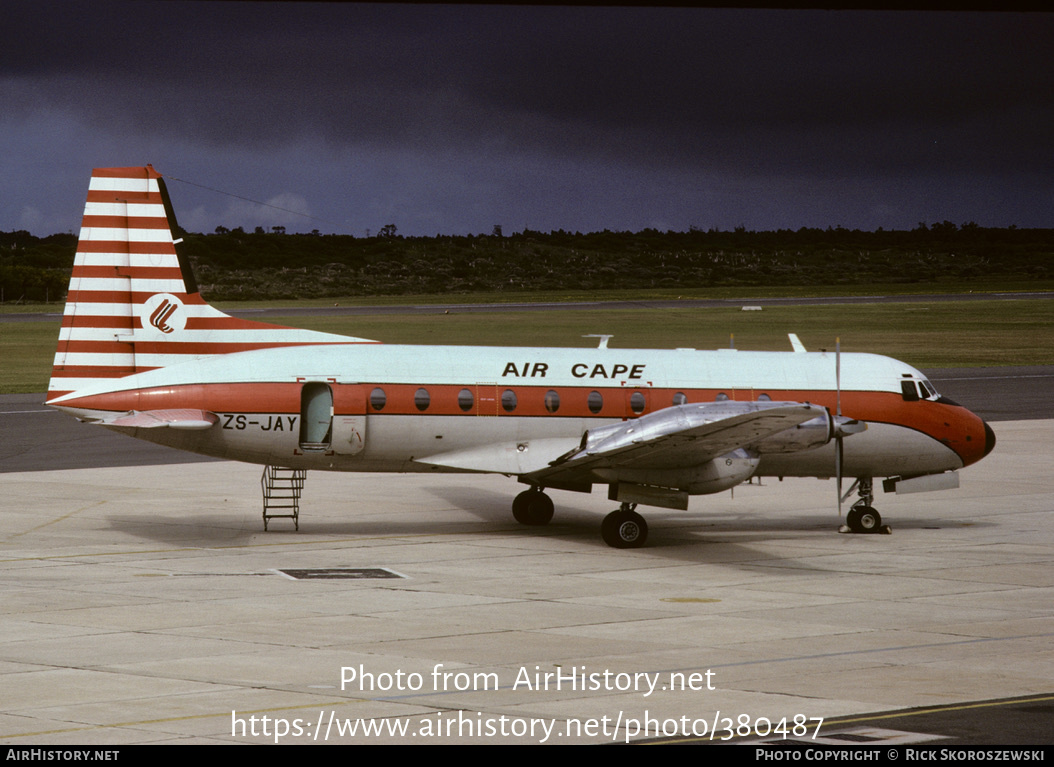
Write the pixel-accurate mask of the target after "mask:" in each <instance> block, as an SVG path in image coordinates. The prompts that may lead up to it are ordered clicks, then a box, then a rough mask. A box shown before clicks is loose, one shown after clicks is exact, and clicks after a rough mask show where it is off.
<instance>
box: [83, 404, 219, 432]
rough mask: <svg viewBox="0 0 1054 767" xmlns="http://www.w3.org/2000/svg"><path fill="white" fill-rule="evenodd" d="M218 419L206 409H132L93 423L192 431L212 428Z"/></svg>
mask: <svg viewBox="0 0 1054 767" xmlns="http://www.w3.org/2000/svg"><path fill="white" fill-rule="evenodd" d="M219 420H220V419H219V416H217V415H216V414H215V413H210V412H209V411H208V410H193V409H191V408H179V409H175V410H133V411H131V412H129V413H122V414H120V415H117V416H115V417H113V418H104V419H102V420H100V421H96V422H95V423H98V424H100V425H101V426H112V427H116V428H119V429H158V428H161V427H163V426H167V427H168V428H170V429H187V430H191V431H194V430H199V429H209V428H212V426H213V424H216V423H218V422H219Z"/></svg>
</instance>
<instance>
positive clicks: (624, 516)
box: [600, 509, 648, 549]
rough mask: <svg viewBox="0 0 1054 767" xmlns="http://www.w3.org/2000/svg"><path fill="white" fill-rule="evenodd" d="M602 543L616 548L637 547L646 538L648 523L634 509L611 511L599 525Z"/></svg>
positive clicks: (641, 544)
mask: <svg viewBox="0 0 1054 767" xmlns="http://www.w3.org/2000/svg"><path fill="white" fill-rule="evenodd" d="M600 534H601V536H602V537H603V538H604V543H606V544H607V545H608V546H611V547H613V548H616V549H637V548H640V547H641V546H643V545H644V542H645V541H646V540H648V523H647V522H645V521H644V517H642V516H641V515H640V514H638V513H637V512H635V511H622V510H621V509H619V510H618V511H613V512H611V513H610V514H608V515H607V516H606V517H604V521H603V523H602V524H601V525H600Z"/></svg>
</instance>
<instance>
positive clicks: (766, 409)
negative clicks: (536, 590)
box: [522, 401, 833, 487]
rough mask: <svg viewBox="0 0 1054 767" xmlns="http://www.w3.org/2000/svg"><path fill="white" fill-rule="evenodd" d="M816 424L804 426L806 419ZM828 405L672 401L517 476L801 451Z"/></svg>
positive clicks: (570, 476)
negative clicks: (741, 451) (732, 454)
mask: <svg viewBox="0 0 1054 767" xmlns="http://www.w3.org/2000/svg"><path fill="white" fill-rule="evenodd" d="M810 421H815V423H813V424H810V425H809V427H804V428H798V427H802V425H803V424H806V423H807V422H810ZM832 433H833V432H832V419H831V417H830V415H829V414H828V412H827V409H826V408H824V407H821V406H819V405H810V404H808V403H801V402H732V401H729V402H708V403H702V404H689V405H676V406H674V407H668V408H664V409H663V410H658V411H656V412H654V413H649V414H648V415H645V416H641V417H640V418H638V419H636V420H633V421H624V422H622V423H616V424H610V425H608V426H601V427H598V428H596V429H590V430H589V431H587V432H586V433H585V434H584V435H583V437H582V441H581V443H580V444H579V445H578V447H576V448H574V449H573V450H571V451H569V452H567V453H565V454H564V455H562V456H561V457H559V458H558V459H556V460H555V461H553V462H552V463H551V464H550V465H549V466H547V467H545V468H542V469H539V470H537V471H533V472H531V473H530V474H527V475H525V476H523V477H522V479H525V480H528V481H530V482H532V483H536V484H538V485H542V486H548V487H554V486H560V485H574V484H578V483H583V482H591V481H597V480H596V477H595V475H594V472H596V471H598V470H605V469H615V470H621V469H678V468H685V467H690V466H697V465H700V464H703V463H706V462H708V461H711V460H713V459H714V458H717V457H719V456H722V455H725V454H726V453H730V452H732V451H733V450H736V449H739V448H743V449H747V450H753V451H755V452H757V453H759V454H761V453H766V452H776V453H778V452H793V451H796V450H807V449H810V448H812V447H818V446H819V445H822V444H825V443H826V442H828V441H829V440H830V438H831V436H832Z"/></svg>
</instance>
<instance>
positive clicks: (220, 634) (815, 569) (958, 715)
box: [0, 369, 1054, 745]
mask: <svg viewBox="0 0 1054 767" xmlns="http://www.w3.org/2000/svg"><path fill="white" fill-rule="evenodd" d="M993 370H994V369H993ZM1001 371H1002V372H1001V373H999V374H998V375H997V376H995V377H994V380H993V376H987V375H985V374H983V373H980V372H978V371H952V373H954V374H950V375H948V376H947V380H946V381H944V382H941V380H940V376H939V374H938V371H932V373H933V377H934V380H935V382H936V383H937V386H938V388H939V389H940V390H941V391H942V393H945V394H946V395H948V396H951V397H953V398H955V399H958V400H960V401H963V403H964V404H969V405H970V406H971V407H972V408H973V409H975V410H977V411H979V412H982V413H984V412H986V410H985V408H989V409H990V410H993V409H994V410H1000V411H1010V412H1018V411H1019V410H1021V409H1024V410H1027V411H1028V415H1030V416H1032V417H1033V419H1032V420H1024V419H1022V418H1019V417H1017V418H1015V419H1014V420H997V421H996V422H995V423H993V428H994V430H995V432H996V435H997V437H998V440H999V441H998V444H997V446H996V449H995V451H994V452H993V453H992V454H991V455H990V456H988V457H987V458H986V459H985V460H984V461H982V462H981V463H980V464H978V465H976V466H972V467H969V468H968V469H966V470H965V471H963V473H962V487H961V488H960V489H959V490H956V491H945V492H939V493H927V494H918V495H907V496H895V495H883V494H879V495H878V496H877V497H876V506H878V507H879V509H880V510H881V511H882V514H883V517H884V519H885V520H886V521H888V522H889V524H891V525H892V527H893V534H892V535H888V536H882V535H876V536H852V535H839V534H837V533H836V532H835V530H836V528H837V525H838V519H837V517H836V514H835V511H834V508H833V507H834V487H833V483H832V482H829V481H824V482H821V481H817V480H788V481H786V482H783V483H776V482H769V481H767V480H766V482H765V484H764V485H761V486H759V485H757V484H751V485H742V486H740V487H737V488H736V489H735V492H734V494H730V493H724V494H721V495H717V496H707V497H703V498H694V499H692V503H691V507H690V511H689V512H687V513H686V512H669V511H663V510H658V509H656V510H653V511H649V512H648V520H649V525H650V527H651V535H650V538H649V545H648V547H646V548H643V549H639V550H631V551H618V550H614V549H609V548H608V547H607V546H605V545H604V544H603V543H602V542H601V541H600V537H599V523H600V519H601V516H602V514H603V513H605V512H607V511H609V510H610V507H611V503H610V502H609V501H607V500H605V499H604V497H603V494H602V493H594V494H592V495H588V496H586V495H580V494H573V493H554V494H553V496H554V500H555V501H556V504H557V516H556V519H555V520H554V522H553V523H552V524H551V525H550V526H548V527H546V528H540V529H539V528H525V527H522V526H520V525H517V524H516V523H515V522H513V521H512V519H511V514H510V512H509V504H510V501H511V498H512V496H513V495H514V494H515V493H516V492H517V491H518V489H519V488H518V486H517V485H516V483H515V482H513V481H511V480H508V479H505V478H503V477H490V476H481V477H475V476H449V477H437V476H423V477H415V476H392V475H353V474H339V475H335V474H325V473H321V472H313V473H311V474H310V475H309V478H308V484H307V489H306V491H305V496H304V501H303V511H302V516H301V526H300V532H299V533H294V532H292V531H291V529H290V526H289V525H283V524H282V523H281V522H277V523H275V524H274V525H273V526H272V528H273V529H274V528H277V529H276V530H275V531H274V532H271V533H264V532H263V531H262V524H261V520H260V516H259V515H260V505H259V485H258V482H259V473H260V472H259V467H255V466H249V465H244V464H236V463H228V462H220V461H213V462H197V463H184V464H178V465H177V464H171V463H166V464H161V465H145V464H142V463H140V465H135V463H136V459H138V460H140V461H142V460H143V459H144V457H146V453H145V451H146V449H148V448H151V447H152V446H150V445H146V444H145V443H140V442H137V441H135V440H130V439H126V438H122V437H118V436H116V435H113V439H115V440H118V441H119V442H120V443H122V444H126V445H127V449H128V453H127V454H125V455H124V456H122V457H114V458H112V459H106V460H102V461H100V460H99V457H98V454H95V455H94V456H91V455H90V454H93V453H96V451H97V450H101V451H103V452H104V453H105V451H106V450H108V449H109V447H107V445H106V444H104V443H102V442H95V443H94V444H89V443H88V442H84V443H80V444H78V443H77V442H76V438H74V437H72V436H70V435H73V434H75V433H76V432H83V433H90V434H92V436H90V437H85V438H84V439H86V440H96V439H105V438H104V437H103V436H101V435H99V436H96V435H95V433H96V432H103V430H100V429H93V428H92V427H90V426H87V425H82V424H77V423H76V422H75V421H73V420H72V419H69V418H66V417H64V416H61V415H59V414H47V413H39V412H35V411H39V410H43V408H41V407H40V406H39V401H38V403H37V404H34V403H33V402H32V401H31V400H29V401H20V400H18V399H16V398H17V397H22V396H26V397H32V396H37V395H15V397H16V398H4V399H3V400H0V404H2V405H3V407H2V408H0V435H2V438H0V445H3V450H4V451H5V454H4V456H3V459H2V460H0V465H2V466H4V473H0V494H2V497H3V498H4V500H3V513H2V514H0V541H2V550H0V579H2V582H3V585H4V600H3V604H2V607H0V611H2V614H3V622H2V623H0V689H3V691H4V693H3V695H2V696H0V744H3V745H19V744H54V745H71V744H93V745H103V744H133V743H242V742H276V741H277V742H283V743H308V742H334V743H418V742H444V743H453V742H468V743H488V742H493V743H498V742H501V743H511V742H523V743H537V742H547V743H554V742H555V743H577V742H585V743H604V742H625V741H627V740H630V741H637V740H649V741H650V740H653V739H654V738H655V736H656V735H657V734H662V735H665V736H667V739H668V740H673V741H678V742H680V741H685V740H687V741H691V742H722V740H723V739H724V738H725V737H726V736H728V735H735V736H736V737H735V738H733V740H732V742H745V741H749V740H757V736H758V735H759V733H760V732H761V730H762V729H767V731H768V733H769V737H768V738H767V739H768V740H769V741H771V740H772V739H773V738H776V739H777V740H779V739H780V738H779V736H778V735H774V734H773V733H772V730H773V728H778V727H779V723H780V722H783V723H784V731H785V732H787V731H788V730H790V731H793V730H794V728H795V727H798V726H799V725H800V726H801V727H804V728H805V729H806V730H807V735H806V736H802V737H811V736H812V735H813V734H814V732H813V730H812V729H811V728H812V727H815V726H817V724H818V723H817V721H816V718H819V717H822V718H823V720H824V721H823V723H822V724H819V735H818V739H817V740H816V741H814V742H816V743H821V742H822V743H827V742H835V743H840V744H842V745H844V744H845V743H847V742H848V743H860V742H863V741H864V740H865V739H867V738H873V739H874V740H870V741H867V742H869V743H871V744H876V743H877V744H879V745H890V744H892V745H900V744H904V743H919V742H924V743H939V744H942V745H944V744H961V743H987V744H1002V743H1032V744H1036V743H1051V742H1052V741H1054V734H1052V733H1051V732H1050V728H1049V714H1045V713H1044V712H1046V711H1049V701H1050V699H1051V692H1052V691H1054V649H1052V647H1054V642H1052V641H1051V640H1052V637H1054V617H1052V609H1051V607H1050V606H1051V604H1054V567H1052V565H1054V521H1052V515H1051V514H1050V511H1051V506H1052V499H1054V476H1052V474H1051V472H1050V468H1049V467H1050V465H1051V462H1052V459H1054V439H1052V436H1054V421H1052V420H1050V419H1051V417H1052V416H1051V413H1050V410H1049V408H1050V402H1051V400H1050V398H1049V397H1047V398H1046V400H1045V409H1044V408H1038V409H1037V408H1036V404H1037V403H1036V402H1035V401H1034V400H1033V393H1032V384H1037V386H1038V385H1040V382H1043V383H1042V384H1041V385H1043V386H1046V385H1049V381H1050V375H1049V372H1050V371H1049V370H1046V369H1029V370H1023V369H1022V370H1009V371H1008V370H1007V369H1001ZM1008 376H1023V377H1024V378H1020V379H1017V380H1019V381H1027V382H1030V383H1029V385H1028V387H1020V386H1018V387H1012V388H1015V389H1021V390H1023V391H1026V393H1025V394H1024V395H1022V396H1023V399H1020V400H1015V399H1014V397H1007V396H1002V397H996V399H994V400H990V399H987V397H986V399H985V401H984V402H981V403H980V404H977V403H975V402H973V401H967V397H964V396H962V395H963V394H964V393H965V394H969V393H970V392H969V391H956V390H955V389H954V387H955V386H964V387H965V386H971V387H973V386H977V387H978V388H977V389H976V390H971V391H977V392H984V391H989V392H996V393H1003V394H1005V393H1006V392H1007V391H1008V386H1007V383H1006V382H1007V381H1008V380H1010V379H1009V378H1008ZM1029 376H1033V377H1029ZM1044 376H1046V377H1044ZM978 379H981V380H982V383H980V384H978V383H977V381H978ZM985 380H987V383H985V382H984V381H985ZM956 381H957V382H956ZM967 381H970V383H967ZM1008 400H1011V401H1012V402H1016V403H1017V404H1008ZM17 410H25V411H29V412H15V411H17ZM1037 416H1038V417H1037ZM21 419H27V420H21ZM34 419H36V420H34ZM58 424H65V425H64V426H61V427H59V426H58ZM67 426H68V427H69V429H68V430H67ZM22 431H24V432H28V436H27V435H23V436H22V437H19V438H18V439H20V440H21V441H19V442H17V445H14V446H13V443H14V439H13V437H12V435H13V434H15V433H16V432H22ZM56 434H58V435H60V436H58V437H56V436H55V435H56ZM106 436H107V437H109V436H110V435H106ZM100 446H101V447H100ZM12 452H13V453H15V454H14V455H12V454H11V453H12ZM56 454H60V455H61V454H64V455H65V458H64V459H63V460H64V461H66V462H69V463H73V464H76V463H77V462H78V460H79V461H81V462H82V463H83V464H84V465H86V466H87V465H88V464H92V466H91V467H86V468H68V469H65V468H64V469H55V468H54V466H55V463H56V460H55V455H56ZM172 455H180V454H176V453H173V454H172ZM78 456H79V458H78ZM191 458H193V457H191ZM146 459H147V460H148V461H149V460H154V461H156V460H158V457H157V456H153V457H146ZM161 460H167V456H162V457H161ZM42 462H43V465H41V464H42ZM107 462H109V463H113V464H115V465H110V466H96V465H94V464H98V463H107ZM118 464H119V465H118ZM15 466H17V467H18V468H16V469H13V468H12V467H15ZM49 466H50V467H52V468H51V470H46V469H48V467H49ZM777 485H778V486H777ZM371 568H372V569H380V570H383V572H381V573H379V574H381V575H386V576H387V577H385V578H383V579H376V580H374V579H366V578H364V577H363V576H364V575H366V574H367V573H363V572H359V571H360V570H363V569H371ZM296 569H316V570H318V569H322V570H330V571H341V572H337V573H333V572H331V573H330V574H331V575H333V574H338V575H343V576H344V577H342V578H339V579H336V580H330V579H319V578H310V579H305V580H294V579H293V578H292V577H290V576H289V575H288V574H287V573H289V572H292V571H294V570H296ZM353 570H355V571H354V572H353ZM352 576H354V577H352ZM561 679H562V680H563V681H560V680H561ZM711 687H712V688H713V689H710V688H711ZM558 688H559V689H558ZM675 688H676V689H675ZM1018 698H1023V699H1024V700H1011V701H1006V700H998V701H997V702H996V703H995V704H992V705H987V706H984V707H982V708H979V709H970V710H965V711H964V710H963V709H962V704H964V703H973V702H977V701H992V700H995V699H1018ZM916 707H921V708H923V709H924V710H923V711H919V712H915V715H914V716H904V713H903V712H904V711H905V710H906V709H912V708H916ZM995 711H1002V712H1004V716H1002V717H998V716H994V715H993V712H995ZM1007 712H1012V713H1013V715H1012V716H1011V715H1010V714H1009V713H1007ZM744 717H745V718H744ZM795 717H800V719H797V720H796V719H795ZM869 717H881V718H869ZM726 720H727V722H728V723H729V725H727V726H726ZM704 726H705V728H706V731H705V732H702V733H701V730H702V729H703V728H704ZM488 727H490V728H492V729H491V730H488V729H487V728H488ZM685 727H686V728H687V729H688V730H689V731H688V732H687V733H685V732H681V731H678V732H676V733H673V732H671V731H668V730H669V729H677V728H685ZM352 728H354V729H355V733H354V734H352V733H351V729H352ZM368 728H371V729H369V731H368V732H367V729H368ZM743 728H745V729H748V730H750V735H748V736H745V735H743V733H742V732H736V730H737V729H739V730H742V729H743ZM254 732H255V734H254ZM790 734H791V735H796V733H794V732H791V733H790ZM711 738H713V740H711ZM795 739H796V740H797V739H799V738H797V737H795Z"/></svg>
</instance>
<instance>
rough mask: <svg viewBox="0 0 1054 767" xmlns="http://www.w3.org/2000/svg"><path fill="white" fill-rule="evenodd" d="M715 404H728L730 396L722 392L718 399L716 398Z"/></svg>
mask: <svg viewBox="0 0 1054 767" xmlns="http://www.w3.org/2000/svg"><path fill="white" fill-rule="evenodd" d="M714 402H728V395H727V394H725V393H724V392H720V393H718V395H717V396H716V397H714Z"/></svg>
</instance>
